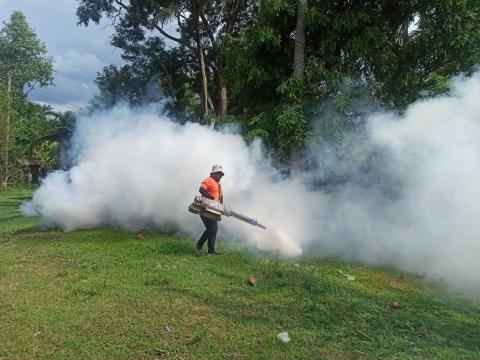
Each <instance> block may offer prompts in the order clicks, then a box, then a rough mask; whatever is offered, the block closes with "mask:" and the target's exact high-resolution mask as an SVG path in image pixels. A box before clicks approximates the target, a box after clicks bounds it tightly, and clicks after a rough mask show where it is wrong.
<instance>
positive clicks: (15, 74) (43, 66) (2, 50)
mask: <svg viewBox="0 0 480 360" xmlns="http://www.w3.org/2000/svg"><path fill="white" fill-rule="evenodd" d="M8 77H11V78H12V88H13V90H14V91H15V92H17V93H18V94H23V93H24V91H29V90H31V89H32V88H33V87H35V85H36V84H39V85H40V86H48V85H51V84H52V80H53V58H51V57H49V56H47V49H46V47H45V45H44V44H43V43H42V42H40V40H39V39H38V38H37V36H36V34H35V32H34V31H33V30H32V29H31V28H30V26H29V25H28V23H27V20H26V19H25V16H24V15H23V14H22V13H21V12H19V11H14V12H13V13H12V15H11V17H10V21H9V22H7V23H5V24H4V27H3V28H2V29H1V30H0V80H1V81H2V82H4V81H6V79H7V78H8Z"/></svg>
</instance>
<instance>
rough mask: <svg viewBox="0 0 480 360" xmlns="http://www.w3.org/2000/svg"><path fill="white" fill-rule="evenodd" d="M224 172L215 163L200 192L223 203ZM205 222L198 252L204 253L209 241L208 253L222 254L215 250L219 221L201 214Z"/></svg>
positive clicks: (198, 243)
mask: <svg viewBox="0 0 480 360" xmlns="http://www.w3.org/2000/svg"><path fill="white" fill-rule="evenodd" d="M223 175H224V173H223V168H222V166H221V165H213V167H212V171H211V172H210V176H209V177H208V178H206V179H205V180H203V181H202V183H201V185H200V189H199V191H200V194H202V196H205V197H206V198H208V199H210V200H215V201H217V202H219V203H222V204H223V193H222V187H221V185H220V180H221V179H222V177H223ZM200 218H201V219H202V221H203V223H204V224H205V231H204V232H203V234H202V236H201V237H200V239H199V240H198V242H197V254H198V255H202V254H203V244H205V242H206V241H208V255H220V253H218V252H216V251H215V240H216V239H217V231H218V222H217V220H213V219H209V218H206V217H204V216H200Z"/></svg>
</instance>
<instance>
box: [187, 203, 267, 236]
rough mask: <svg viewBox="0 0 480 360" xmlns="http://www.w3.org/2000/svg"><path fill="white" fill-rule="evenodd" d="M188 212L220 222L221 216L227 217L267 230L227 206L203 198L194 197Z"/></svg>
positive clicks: (255, 220)
mask: <svg viewBox="0 0 480 360" xmlns="http://www.w3.org/2000/svg"><path fill="white" fill-rule="evenodd" d="M188 211H190V212H191V213H194V214H199V215H201V216H204V217H206V218H209V219H213V220H217V221H220V219H221V217H222V215H224V216H228V217H230V216H231V217H234V218H235V219H238V220H240V221H243V222H246V223H248V224H250V225H253V226H258V227H259V228H262V229H266V228H267V227H266V226H265V225H262V224H260V223H259V222H258V221H257V219H253V218H251V217H248V216H246V215H242V214H240V213H238V212H235V211H233V210H232V209H230V208H229V207H228V206H225V205H223V204H221V203H219V202H216V201H214V200H210V199H208V198H206V197H204V196H195V199H193V202H192V203H191V204H190V206H189V207H188Z"/></svg>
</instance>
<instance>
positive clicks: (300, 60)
mask: <svg viewBox="0 0 480 360" xmlns="http://www.w3.org/2000/svg"><path fill="white" fill-rule="evenodd" d="M297 7H298V9H297V25H296V27H295V53H294V57H293V76H294V77H296V78H297V79H301V80H303V78H304V73H305V14H306V12H307V0H298V2H297ZM300 165H301V156H300V150H299V149H292V150H291V152H290V175H291V176H297V175H298V174H299V173H300Z"/></svg>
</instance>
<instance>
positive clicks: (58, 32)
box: [0, 0, 122, 111]
mask: <svg viewBox="0 0 480 360" xmlns="http://www.w3.org/2000/svg"><path fill="white" fill-rule="evenodd" d="M76 8H77V2H76V0H0V21H1V22H2V26H3V22H5V21H8V19H9V18H10V15H11V13H12V12H13V11H15V10H20V11H21V12H23V13H24V14H25V16H26V18H27V21H28V23H29V24H30V27H32V28H33V29H34V31H35V32H36V34H37V36H38V38H39V39H40V40H41V41H42V42H43V43H45V45H46V47H47V49H48V52H49V54H50V56H52V57H53V58H54V59H55V80H54V82H55V84H54V86H51V87H48V88H38V89H35V90H33V91H32V92H31V93H30V95H29V97H30V99H31V100H33V101H36V102H40V103H45V104H50V105H52V106H53V108H54V109H56V110H60V111H66V110H77V109H78V108H80V107H82V106H85V105H86V104H87V102H88V100H89V99H90V98H91V97H92V96H93V95H94V94H96V93H97V88H96V86H95V84H94V83H93V80H94V79H95V76H96V73H97V72H100V71H101V70H102V68H103V67H104V66H106V65H108V64H111V63H114V64H121V63H122V60H121V58H120V51H119V50H117V49H115V48H114V47H112V46H111V45H110V44H109V38H110V37H111V35H112V33H113V29H112V27H111V26H110V25H109V23H108V22H105V23H103V24H100V25H94V24H90V25H89V26H88V27H84V26H77V25H76V23H77V17H76V15H75V11H76Z"/></svg>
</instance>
